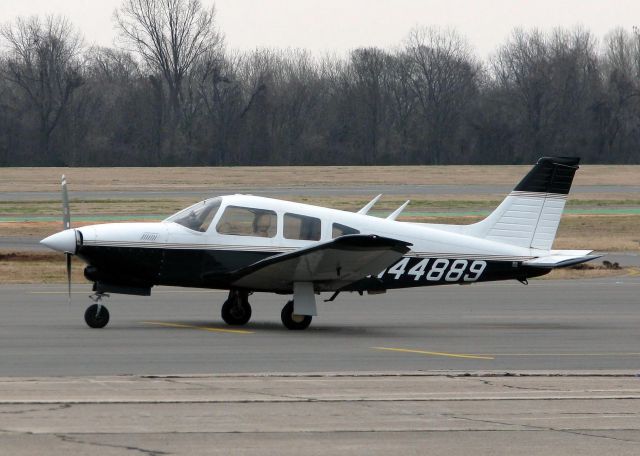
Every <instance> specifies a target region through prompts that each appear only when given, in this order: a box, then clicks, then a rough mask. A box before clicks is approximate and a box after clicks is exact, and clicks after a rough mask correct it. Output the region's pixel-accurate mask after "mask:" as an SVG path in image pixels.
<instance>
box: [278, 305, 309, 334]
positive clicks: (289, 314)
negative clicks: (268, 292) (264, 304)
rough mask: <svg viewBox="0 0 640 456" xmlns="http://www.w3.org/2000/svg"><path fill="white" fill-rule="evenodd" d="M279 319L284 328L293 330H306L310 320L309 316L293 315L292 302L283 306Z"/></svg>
mask: <svg viewBox="0 0 640 456" xmlns="http://www.w3.org/2000/svg"><path fill="white" fill-rule="evenodd" d="M280 317H281V318H282V324H283V325H284V326H285V328H287V329H293V330H301V329H307V328H308V327H309V325H310V324H311V320H312V317H311V315H296V314H295V313H293V301H289V302H288V303H286V304H285V306H284V307H283V308H282V312H281V313H280Z"/></svg>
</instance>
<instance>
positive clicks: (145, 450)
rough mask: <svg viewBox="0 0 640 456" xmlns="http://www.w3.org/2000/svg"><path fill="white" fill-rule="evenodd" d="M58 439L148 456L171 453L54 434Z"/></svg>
mask: <svg viewBox="0 0 640 456" xmlns="http://www.w3.org/2000/svg"><path fill="white" fill-rule="evenodd" d="M54 435H55V436H56V437H57V438H58V439H60V440H61V441H62V442H65V443H75V444H78V445H90V446H94V447H102V448H118V449H122V450H127V451H137V452H139V453H142V454H145V455H148V456H162V455H169V454H171V453H167V452H166V451H160V450H147V449H145V448H140V447H135V446H128V445H114V444H110V443H100V442H90V441H88V440H82V439H80V438H78V437H73V436H71V435H68V434H54Z"/></svg>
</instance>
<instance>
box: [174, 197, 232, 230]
mask: <svg viewBox="0 0 640 456" xmlns="http://www.w3.org/2000/svg"><path fill="white" fill-rule="evenodd" d="M221 202H222V200H221V199H220V198H211V199H208V200H204V201H201V202H200V203H197V204H194V205H193V206H191V207H188V208H186V209H184V210H182V211H180V212H178V213H177V214H175V215H173V216H171V217H169V218H168V219H167V220H165V221H166V222H174V223H177V224H178V225H182V226H185V227H187V228H189V229H190V230H193V231H200V232H201V233H204V232H205V231H207V230H208V229H209V226H210V225H211V222H212V221H213V218H214V217H215V216H216V213H217V212H218V209H220V203H221Z"/></svg>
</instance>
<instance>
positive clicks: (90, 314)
mask: <svg viewBox="0 0 640 456" xmlns="http://www.w3.org/2000/svg"><path fill="white" fill-rule="evenodd" d="M84 321H85V322H86V323H87V325H88V326H89V327H90V328H95V329H99V328H104V327H105V326H107V323H109V310H107V308H106V307H105V306H100V313H98V304H92V305H90V306H89V307H87V310H86V311H85V312H84Z"/></svg>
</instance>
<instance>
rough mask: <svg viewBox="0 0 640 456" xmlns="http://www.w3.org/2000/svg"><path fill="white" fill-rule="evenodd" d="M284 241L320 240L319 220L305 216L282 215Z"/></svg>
mask: <svg viewBox="0 0 640 456" xmlns="http://www.w3.org/2000/svg"><path fill="white" fill-rule="evenodd" d="M284 237H285V239H300V240H303V241H319V240H320V219H319V218H315V217H307V216H306V215H298V214H284Z"/></svg>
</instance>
